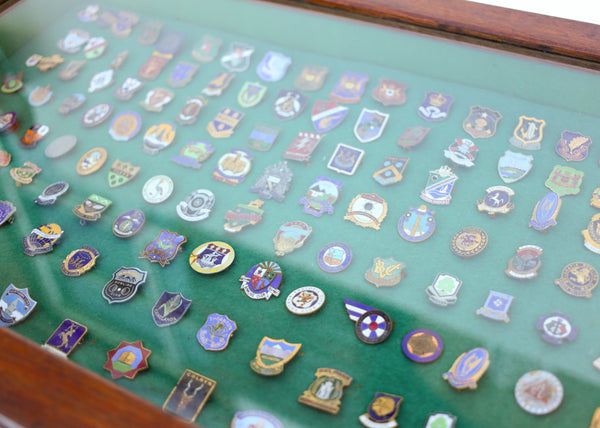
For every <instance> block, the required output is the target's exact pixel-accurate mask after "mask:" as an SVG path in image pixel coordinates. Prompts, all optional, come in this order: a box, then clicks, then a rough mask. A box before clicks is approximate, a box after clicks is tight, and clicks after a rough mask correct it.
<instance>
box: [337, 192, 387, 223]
mask: <svg viewBox="0 0 600 428" xmlns="http://www.w3.org/2000/svg"><path fill="white" fill-rule="evenodd" d="M387 211H388V205H387V202H386V201H385V199H383V198H381V197H379V196H377V195H376V194H375V193H360V194H358V195H356V196H355V197H354V199H352V201H350V205H349V206H348V211H347V212H346V215H345V216H344V220H349V221H351V222H352V223H354V224H356V225H357V226H360V227H370V228H372V229H375V230H379V228H380V226H381V223H382V222H383V220H384V219H385V217H386V216H387Z"/></svg>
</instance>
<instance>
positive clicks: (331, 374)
mask: <svg viewBox="0 0 600 428" xmlns="http://www.w3.org/2000/svg"><path fill="white" fill-rule="evenodd" d="M315 377H316V379H315V380H314V381H313V383H311V384H310V386H309V387H308V389H307V390H306V391H304V392H303V393H302V395H301V396H300V398H298V401H299V402H300V403H302V404H304V405H306V406H310V407H313V408H315V409H318V410H321V411H323V412H327V413H331V414H332V415H337V414H338V413H339V411H340V405H341V404H342V394H343V393H344V387H346V386H349V385H350V384H351V383H352V377H350V376H348V375H347V374H346V373H344V372H342V371H340V370H336V369H329V368H320V369H317V371H316V373H315Z"/></svg>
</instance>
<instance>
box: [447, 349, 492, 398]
mask: <svg viewBox="0 0 600 428" xmlns="http://www.w3.org/2000/svg"><path fill="white" fill-rule="evenodd" d="M489 365H490V356H489V353H488V351H487V349H485V348H474V349H471V350H470V351H467V352H465V353H463V354H461V355H460V356H459V357H458V358H457V359H456V360H455V361H454V364H452V367H451V368H450V370H449V371H447V372H446V373H444V374H443V375H442V378H443V379H444V380H446V381H448V383H449V384H450V385H451V386H452V387H453V388H454V389H458V390H461V389H467V388H468V389H475V388H477V382H478V381H479V379H481V377H482V376H483V375H484V374H485V372H486V370H487V368H488V367H489Z"/></svg>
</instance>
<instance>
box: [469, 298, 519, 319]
mask: <svg viewBox="0 0 600 428" xmlns="http://www.w3.org/2000/svg"><path fill="white" fill-rule="evenodd" d="M514 299H515V298H514V296H511V295H510V294H505V293H500V292H499V291H494V290H490V291H489V293H488V296H487V299H486V300H485V303H484V304H483V306H482V307H481V308H479V309H477V310H476V311H475V314H476V315H481V316H484V317H486V318H489V319H491V320H495V321H504V322H505V323H507V324H508V323H509V322H510V318H509V317H508V311H509V310H510V305H511V304H512V301H513V300H514Z"/></svg>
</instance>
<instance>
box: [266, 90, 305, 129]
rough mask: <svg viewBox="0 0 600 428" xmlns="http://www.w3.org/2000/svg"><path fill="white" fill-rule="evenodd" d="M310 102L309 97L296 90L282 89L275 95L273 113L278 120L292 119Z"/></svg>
mask: <svg viewBox="0 0 600 428" xmlns="http://www.w3.org/2000/svg"><path fill="white" fill-rule="evenodd" d="M306 104H308V97H307V96H306V95H304V94H302V93H301V92H298V91H296V90H287V89H282V90H280V91H279V93H278V94H277V96H276V97H275V102H274V103H273V113H274V114H275V118H276V119H277V120H281V121H284V120H291V119H294V118H295V117H298V116H299V115H300V113H302V111H303V110H304V107H306Z"/></svg>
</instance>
